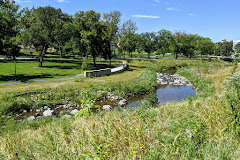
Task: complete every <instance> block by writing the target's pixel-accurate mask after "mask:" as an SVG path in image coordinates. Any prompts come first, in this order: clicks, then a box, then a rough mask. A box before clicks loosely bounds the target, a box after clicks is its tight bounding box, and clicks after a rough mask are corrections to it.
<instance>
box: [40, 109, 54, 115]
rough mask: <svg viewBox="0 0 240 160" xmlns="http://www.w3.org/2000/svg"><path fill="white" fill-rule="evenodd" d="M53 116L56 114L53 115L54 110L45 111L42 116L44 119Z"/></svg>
mask: <svg viewBox="0 0 240 160" xmlns="http://www.w3.org/2000/svg"><path fill="white" fill-rule="evenodd" d="M54 114H56V113H55V111H54V110H49V109H48V110H45V111H44V112H43V116H44V117H48V116H52V115H54Z"/></svg>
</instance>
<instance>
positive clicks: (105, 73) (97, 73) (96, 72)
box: [84, 61, 127, 77]
mask: <svg viewBox="0 0 240 160" xmlns="http://www.w3.org/2000/svg"><path fill="white" fill-rule="evenodd" d="M125 70H127V63H126V62H125V61H122V63H121V64H120V67H117V68H112V69H110V68H105V69H99V70H92V71H84V77H102V76H109V75H112V74H116V73H121V72H124V71H125Z"/></svg>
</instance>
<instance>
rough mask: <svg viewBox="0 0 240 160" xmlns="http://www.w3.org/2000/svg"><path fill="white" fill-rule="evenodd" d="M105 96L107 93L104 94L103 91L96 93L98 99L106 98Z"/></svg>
mask: <svg viewBox="0 0 240 160" xmlns="http://www.w3.org/2000/svg"><path fill="white" fill-rule="evenodd" d="M106 96H107V95H106V94H105V93H99V94H98V97H99V98H98V99H99V100H103V99H105V98H106Z"/></svg>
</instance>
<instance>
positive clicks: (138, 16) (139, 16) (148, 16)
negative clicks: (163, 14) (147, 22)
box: [132, 15, 160, 18]
mask: <svg viewBox="0 0 240 160" xmlns="http://www.w3.org/2000/svg"><path fill="white" fill-rule="evenodd" d="M132 17H135V18H160V16H151V15H132Z"/></svg>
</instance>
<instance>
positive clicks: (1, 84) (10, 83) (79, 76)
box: [0, 74, 84, 86]
mask: <svg viewBox="0 0 240 160" xmlns="http://www.w3.org/2000/svg"><path fill="white" fill-rule="evenodd" d="M81 77H84V75H83V74H79V75H76V76H73V77H64V78H53V79H43V80H32V81H24V82H6V83H0V86H12V85H16V84H26V83H34V82H47V81H58V80H67V79H74V78H81Z"/></svg>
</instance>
